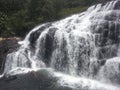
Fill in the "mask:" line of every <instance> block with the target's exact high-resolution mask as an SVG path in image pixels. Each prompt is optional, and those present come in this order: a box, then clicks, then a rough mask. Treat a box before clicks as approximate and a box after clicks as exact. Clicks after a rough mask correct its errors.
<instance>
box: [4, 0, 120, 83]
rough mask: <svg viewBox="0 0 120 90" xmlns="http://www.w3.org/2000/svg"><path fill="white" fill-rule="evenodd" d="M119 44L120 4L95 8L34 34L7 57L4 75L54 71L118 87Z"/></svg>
mask: <svg viewBox="0 0 120 90" xmlns="http://www.w3.org/2000/svg"><path fill="white" fill-rule="evenodd" d="M119 40H120V1H119V0H115V1H111V2H108V3H106V4H98V5H93V6H91V7H90V8H88V9H87V10H86V11H85V12H82V13H78V14H75V15H72V16H70V17H67V18H65V19H62V20H60V21H56V22H49V23H45V24H42V25H39V26H37V27H35V28H34V29H33V30H31V31H30V32H29V34H28V35H27V36H26V38H25V39H24V40H23V41H21V42H19V44H20V45H21V46H20V47H19V49H18V50H17V51H16V52H13V53H10V54H8V55H7V59H6V63H5V69H4V72H3V73H4V74H7V73H9V72H11V71H15V72H18V71H16V70H21V71H24V69H26V70H28V71H29V70H39V69H41V68H52V69H53V70H55V72H60V73H64V74H67V75H70V76H76V77H84V78H89V79H94V80H97V81H101V82H109V83H112V82H113V83H115V84H117V85H119V84H120V41H119ZM70 76H69V77H70ZM66 77H67V76H66ZM67 80H68V79H67ZM82 80H83V79H82ZM83 81H84V80H83ZM90 82H91V81H90Z"/></svg>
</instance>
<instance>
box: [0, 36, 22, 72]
mask: <svg viewBox="0 0 120 90" xmlns="http://www.w3.org/2000/svg"><path fill="white" fill-rule="evenodd" d="M20 40H21V38H18V37H13V38H0V69H3V66H4V63H5V59H6V55H7V54H8V53H11V52H13V51H16V50H17V48H18V47H19V44H18V41H20ZM1 72H2V71H1Z"/></svg>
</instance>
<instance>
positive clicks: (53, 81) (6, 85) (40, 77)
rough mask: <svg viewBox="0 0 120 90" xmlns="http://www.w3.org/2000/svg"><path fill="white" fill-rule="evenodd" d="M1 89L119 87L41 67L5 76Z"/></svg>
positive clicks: (104, 89) (107, 89)
mask: <svg viewBox="0 0 120 90" xmlns="http://www.w3.org/2000/svg"><path fill="white" fill-rule="evenodd" d="M0 90H119V88H118V87H114V86H109V85H107V84H105V85H104V84H102V83H99V82H97V81H94V80H89V79H84V78H73V77H71V76H68V75H62V74H59V73H54V72H53V71H52V72H51V71H50V70H47V69H41V70H38V71H37V72H36V71H30V72H28V73H26V74H25V73H24V74H19V75H12V76H4V77H3V78H1V79H0Z"/></svg>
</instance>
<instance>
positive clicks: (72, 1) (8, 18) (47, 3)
mask: <svg viewBox="0 0 120 90" xmlns="http://www.w3.org/2000/svg"><path fill="white" fill-rule="evenodd" d="M105 1H110V0H0V37H11V36H20V37H24V36H25V35H26V33H28V31H29V30H31V29H32V28H33V27H35V26H36V25H38V24H41V23H45V22H51V21H55V20H59V19H61V18H64V17H66V16H69V15H71V14H73V13H78V12H81V11H83V10H85V9H86V8H88V7H89V6H90V5H92V4H96V3H100V2H105Z"/></svg>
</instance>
